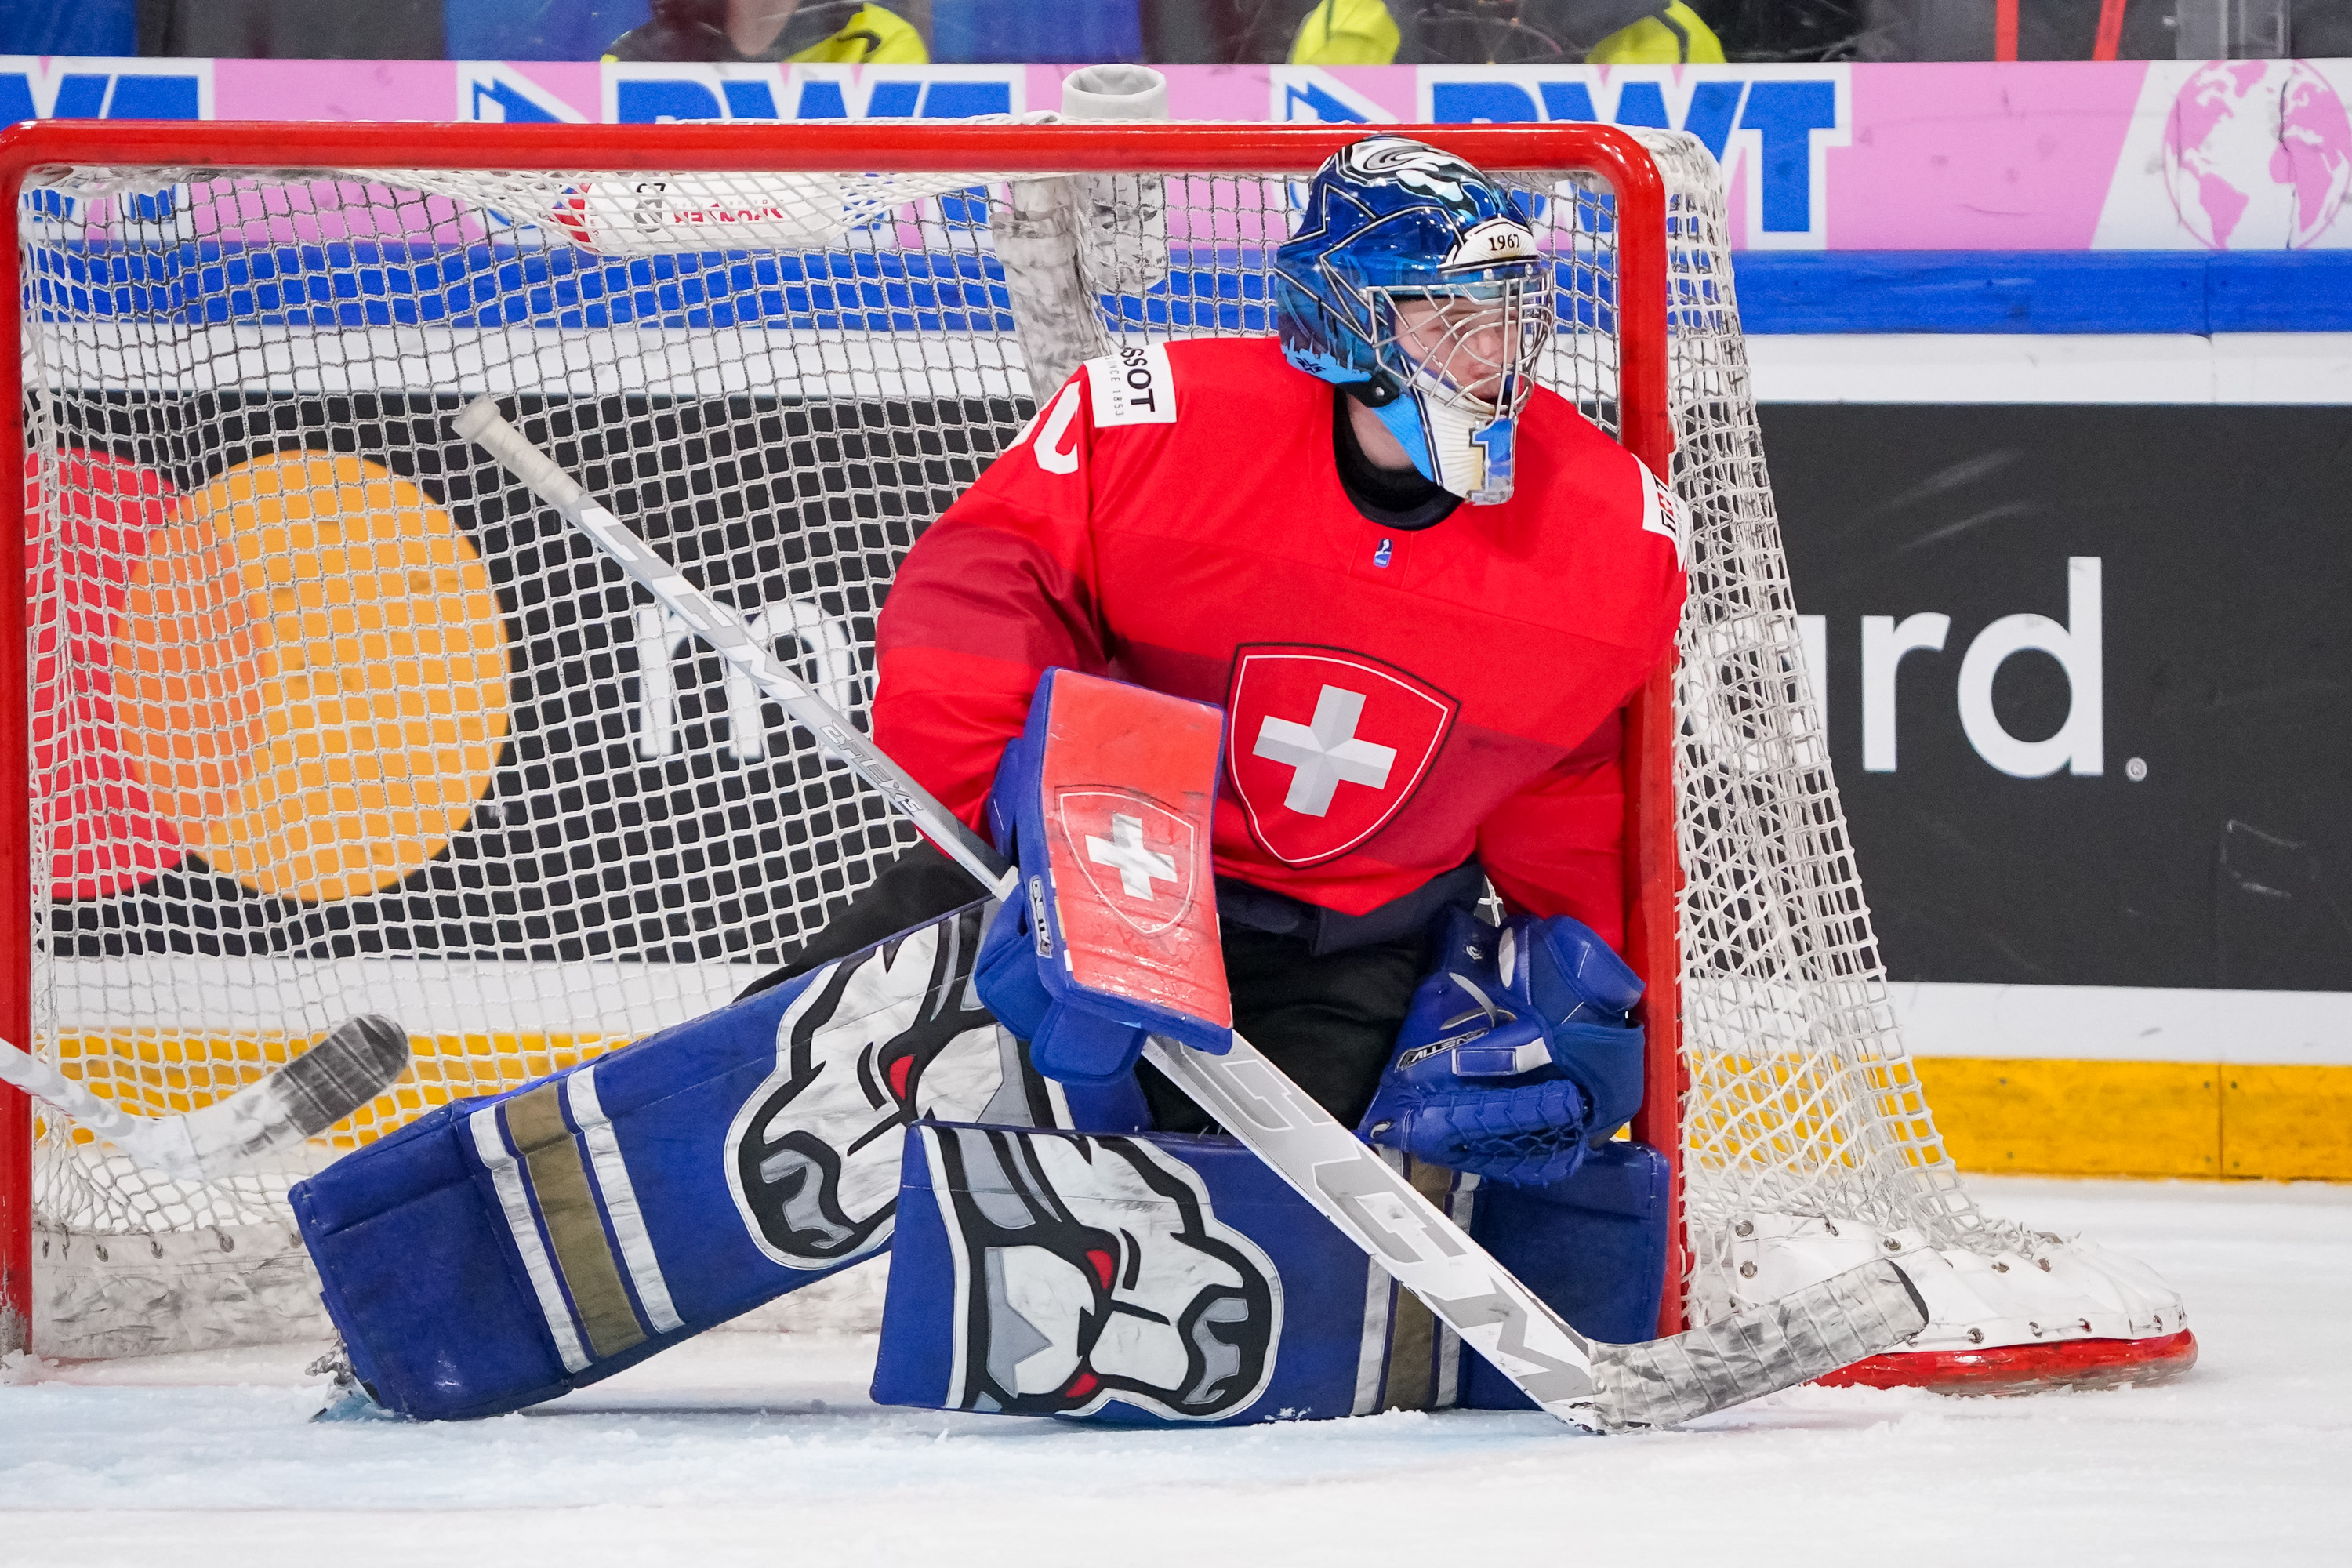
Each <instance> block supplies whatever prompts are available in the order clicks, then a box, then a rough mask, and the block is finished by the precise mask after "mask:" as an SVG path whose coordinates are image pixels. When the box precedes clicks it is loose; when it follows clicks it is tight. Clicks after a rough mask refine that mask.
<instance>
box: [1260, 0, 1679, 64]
mask: <svg viewBox="0 0 2352 1568" xmlns="http://www.w3.org/2000/svg"><path fill="white" fill-rule="evenodd" d="M1407 4H1408V5H1411V4H1412V0H1407ZM1410 14H1411V16H1412V22H1411V24H1410V36H1408V29H1407V28H1406V27H1400V26H1398V24H1397V18H1396V14H1395V13H1394V12H1392V11H1391V9H1390V8H1389V6H1388V5H1387V4H1385V3H1384V0H1316V5H1315V8H1314V9H1313V10H1312V11H1310V12H1308V13H1307V17H1306V19H1305V20H1304V21H1302V22H1300V23H1299V25H1298V32H1297V35H1296V36H1295V37H1293V38H1292V40H1291V45H1290V63H1291V64H1292V65H1295V66H1384V65H1391V64H1394V63H1397V62H1399V61H1401V60H1402V61H1406V62H1412V63H1428V64H1444V65H1469V64H1481V63H1487V62H1492V63H1496V64H1508V63H1517V62H1521V61H1528V60H1540V59H1548V58H1560V57H1562V56H1566V57H1568V58H1574V56H1575V54H1576V53H1578V52H1582V53H1583V56H1584V59H1585V61H1586V63H1587V64H1590V65H1596V66H1629V65H1694V64H1696V65H1720V64H1722V63H1723V45H1722V44H1721V43H1720V42H1719V41H1718V40H1717V37H1716V36H1715V32H1714V30H1713V29H1712V28H1710V27H1709V26H1707V25H1706V22H1704V21H1702V20H1701V19H1700V17H1699V15H1698V13H1697V12H1696V11H1694V10H1692V9H1691V8H1690V7H1689V6H1688V5H1685V4H1684V3H1683V0H1671V4H1668V5H1659V4H1658V3H1657V0H1471V3H1470V4H1469V5H1468V6H1467V7H1466V8H1464V9H1458V10H1443V11H1441V10H1436V9H1431V10H1429V11H1426V12H1423V11H1422V10H1420V8H1419V7H1418V6H1414V7H1413V9H1412V12H1411V13H1410ZM1588 39H1597V41H1593V42H1589V43H1588V42H1586V40H1588Z"/></svg>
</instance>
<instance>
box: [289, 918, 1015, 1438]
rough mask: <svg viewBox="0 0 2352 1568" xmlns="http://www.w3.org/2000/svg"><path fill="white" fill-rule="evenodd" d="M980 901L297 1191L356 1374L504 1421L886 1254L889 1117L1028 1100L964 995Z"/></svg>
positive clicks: (1002, 1039) (468, 1103)
mask: <svg viewBox="0 0 2352 1568" xmlns="http://www.w3.org/2000/svg"><path fill="white" fill-rule="evenodd" d="M992 907H993V906H992V905H989V904H985V903H975V904H972V905H969V906H967V907H965V908H964V909H961V910H956V911H955V912H953V913H951V914H949V915H946V916H943V917H941V918H940V919H939V920H937V921H932V922H930V923H929V924H927V925H923V926H919V927H916V928H915V929H913V930H911V931H906V932H903V933H901V934H900V935H898V936H896V937H893V938H891V939H890V940H888V941H887V942H879V943H877V944H876V945H875V946H873V947H870V948H867V949H866V950H864V951H863V952H857V953H854V954H852V955H850V956H849V957H846V958H844V959H841V960H838V961H837V962H835V963H830V964H826V965H824V966H823V967H822V968H819V969H816V970H814V971H813V972H811V973H808V974H806V975H803V976H800V977H799V978H797V979H794V980H793V981H790V982H787V983H786V984H782V985H780V986H777V987H775V988H773V989H772V990H768V991H763V992H761V993H759V994H756V995H753V996H751V997H747V998H745V999H744V1000H742V1001H740V1002H738V1003H736V1004H734V1005H730V1006H727V1007H723V1008H721V1009H719V1010H718V1011H716V1012H713V1013H710V1014H709V1015H706V1016H703V1017H700V1018H698V1019H695V1020H694V1021H692V1022H690V1023H687V1024H682V1025H679V1026H676V1027H674V1028H670V1029H667V1030H664V1031H662V1032H660V1033H658V1034H656V1035H653V1036H649V1037H646V1038H645V1039H642V1040H639V1041H637V1042H635V1044H634V1045H631V1046H629V1047H626V1048H625V1049H623V1050H620V1051H617V1052H615V1053H614V1054H613V1055H611V1056H608V1057H606V1058H604V1059H602V1060H600V1061H597V1062H593V1063H590V1064H588V1065H587V1066H584V1067H581V1068H572V1069H571V1070H570V1071H567V1072H562V1073H557V1074H554V1075H552V1076H551V1077H548V1078H544V1079H540V1080H538V1081H537V1082H535V1083H532V1084H530V1085H528V1086H526V1087H524V1088H521V1089H515V1090H513V1091H510V1092H509V1093H506V1094H502V1095H499V1096H496V1097H494V1098H488V1099H481V1100H465V1101H460V1102H457V1103H455V1104H451V1105H447V1106H444V1107H442V1108H440V1109H439V1110H435V1111H434V1112H432V1113H431V1114H429V1115H427V1116H426V1117H425V1118H423V1119H422V1120H420V1121H415V1122H412V1123H411V1124H409V1125H408V1126H407V1127H404V1128H403V1129H401V1130H400V1131H398V1132H395V1133H394V1134H392V1135H391V1136H389V1137H386V1138H383V1139H379V1140H378V1141H377V1142H373V1143H371V1144H369V1145H368V1146H367V1147H365V1148H363V1149H362V1150H359V1151H357V1152H354V1153H352V1154H350V1155H348V1156H346V1157H345V1158H343V1159H342V1160H341V1161H338V1162H337V1163H335V1164H333V1165H331V1166H330V1167H329V1168H328V1169H327V1170H326V1171H324V1172H322V1173H320V1174H319V1175H317V1176H314V1177H312V1178H310V1180H308V1181H306V1182H303V1183H301V1184H298V1185H297V1186H296V1187H295V1188H294V1189H293V1193H292V1202H293V1208H294V1213H295V1217H296V1220H297V1222H298V1224H299V1226H300V1228H301V1234H302V1237H303V1240H304V1242H305V1243H306V1244H307V1245H308V1247H309V1248H310V1255H311V1257H312V1258H313V1260H314V1261H315V1262H316V1263H317V1265H318V1268H319V1273H320V1280H321V1283H322V1287H323V1291H324V1295H325V1300H326V1304H327V1310H328V1312H329V1314H330V1315H331V1317H332V1319H333V1320H334V1323H335V1326H336V1328H337V1329H338V1330H339V1331H341V1334H342V1337H343V1342H344V1343H345V1345H346V1346H347V1347H348V1348H349V1350H350V1352H351V1357H352V1367H353V1369H354V1371H355V1372H357V1373H358V1374H359V1376H360V1378H361V1379H362V1382H364V1383H365V1384H367V1385H368V1386H369V1387H370V1388H371V1389H372V1390H373V1393H374V1394H375V1396H376V1398H377V1399H378V1401H379V1402H380V1403H382V1404H383V1405H384V1406H385V1408H387V1409H389V1410H393V1411H395V1412H397V1413H399V1414H401V1415H411V1416H416V1417H420V1418H448V1417H471V1416H482V1415H498V1414H500V1413H502V1412H504V1411H509V1410H514V1409H519V1408H520V1407H522V1406H523V1405H532V1404H536V1403H538V1402H540V1401H541V1400H544V1399H550V1398H552V1397H554V1396H555V1395H557V1394H562V1393H564V1392H566V1391H567V1390H570V1389H572V1388H577V1387H581V1386H583V1385H584V1384H591V1383H594V1382H596V1381H598V1380H599V1379H602V1378H604V1377H609V1376H611V1375H612V1374H613V1373H615V1372H618V1371H620V1370H621V1369H622V1368H624V1367H626V1366H630V1365H633V1364H634V1363H637V1362H639V1361H642V1360H644V1359H645V1358H646V1356H648V1355H651V1354H653V1353H654V1352H656V1351H658V1350H661V1349H663V1348H664V1347H666V1346H667V1345H670V1344H674V1343H676V1342H678V1341H679V1340H683V1339H686V1338H688V1337H689V1336H691V1335H693V1334H696V1333H698V1332H700V1331H703V1330H705V1329H709V1328H711V1327H714V1326H716V1325H717V1324H719V1323H723V1322H725V1321H728V1320H729V1319H730V1318H734V1317H738V1316H740V1315H741V1314H742V1313H744V1312H747V1311H750V1310H751V1309H753V1308H755V1307H758V1306H760V1305H761V1304H762V1303H764V1302H767V1301H770V1300H774V1299H775V1298H777V1297H779V1296H782V1295H783V1294H785V1293H786V1292H788V1291H791V1290H794V1289H799V1288H800V1287H802V1286H803V1285H807V1284H811V1283H813V1282H814V1281H815V1280H818V1279H823V1278H824V1276H826V1275H827V1274H830V1273H832V1272H834V1271H835V1270H837V1269H839V1268H845V1267H846V1266H848V1265H849V1264H852V1263H855V1262H857V1261H859V1260H860V1259H863V1258H868V1257H871V1256H873V1255H874V1254H875V1253H876V1252H878V1251H880V1250H881V1249H882V1248H884V1247H887V1245H888V1244H889V1240H890V1236H891V1230H892V1224H893V1216H894V1211H895V1207H896V1195H897V1188H898V1143H899V1138H898V1129H899V1128H900V1127H901V1126H903V1125H904V1124H906V1123H908V1122H909V1121H913V1120H914V1119H915V1118H916V1117H918V1116H923V1115H940V1116H946V1117H952V1118H956V1119H960V1120H963V1119H971V1118H975V1117H979V1116H982V1115H983V1114H988V1115H992V1116H997V1117H1004V1118H1008V1119H1022V1118H1024V1116H1025V1114H1026V1107H1027V1106H1028V1105H1029V1104H1031V1103H1032V1097H1031V1095H1030V1093H1029V1092H1028V1087H1029V1086H1028V1085H1027V1084H1026V1083H1025V1082H1024V1079H1023V1068H1022V1067H1021V1065H1020V1062H1019V1058H1018V1051H1017V1048H1016V1047H1015V1045H1014V1043H1013V1041H1012V1039H1011V1037H1009V1036H1006V1035H1004V1034H1003V1031H1001V1030H999V1029H998V1028H997V1026H996V1025H995V1022H994V1020H993V1019H992V1018H991V1017H990V1016H988V1015H987V1013H985V1012H984V1011H982V1009H981V1008H980V1006H979V1005H978V1003H977V1002H976V1001H975V1000H974V999H973V998H972V996H971V985H970V981H971V961H972V955H973V953H974V952H975V951H976V949H977V947H978V939H979V935H980V931H981V929H982V920H983V918H984V917H985V915H986V914H987V912H988V911H989V910H991V909H992ZM1008 1084H1009V1085H1010V1088H1009V1089H1008V1087H1007V1086H1008Z"/></svg>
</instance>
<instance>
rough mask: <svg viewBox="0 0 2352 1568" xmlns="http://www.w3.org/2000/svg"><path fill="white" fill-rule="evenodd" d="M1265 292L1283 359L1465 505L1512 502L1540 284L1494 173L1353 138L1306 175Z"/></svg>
mask: <svg viewBox="0 0 2352 1568" xmlns="http://www.w3.org/2000/svg"><path fill="white" fill-rule="evenodd" d="M1274 288H1275V301H1276V306H1277V307H1278V309H1279V311H1280V316H1281V332H1282V351H1283V353H1284V355H1285V356H1286V358H1288V359H1289V361H1290V363H1292V364H1294V365H1297V367H1298V368H1299V369H1301V370H1303V371H1305V372H1307V374H1310V375H1315V376H1320V377H1321V378H1322V379H1323V380H1325V381H1328V382H1332V383H1335V384H1339V385H1340V386H1344V387H1346V388H1347V389H1348V390H1349V395H1352V396H1354V397H1355V398H1356V399H1357V400H1358V401H1360V402H1361V403H1363V404H1364V405H1366V406H1368V407H1370V408H1371V409H1372V410H1373V411H1374V412H1376V413H1377V414H1379V415H1380V416H1381V422H1382V423H1383V424H1385V425H1386V426H1388V427H1389V429H1390V430H1391V431H1392V432H1393V433H1394V434H1395V436H1396V437H1397V439H1398V440H1399V441H1400V442H1402V444H1403V446H1404V449H1405V452H1406V455H1407V456H1409V457H1411V458H1412V462H1413V466H1414V467H1415V468H1419V469H1420V470H1421V472H1422V474H1423V477H1424V478H1426V479H1431V480H1433V481H1434V482H1435V483H1437V484H1438V485H1441V486H1443V487H1444V489H1448V490H1451V491H1453V492H1454V494H1455V495H1458V496H1460V497H1462V498H1463V499H1464V500H1467V501H1470V502H1471V503H1473V504H1474V505H1488V504H1492V503H1494V502H1496V501H1503V500H1509V499H1510V495H1511V445H1512V437H1513V435H1514V432H1515V428H1516V426H1517V418H1518V413H1519V410H1520V409H1521V408H1522V407H1524V406H1525V405H1526V403H1527V398H1528V388H1529V387H1530V386H1531V385H1532V384H1533V381H1532V372H1533V370H1534V366H1535V359H1536V355H1537V353H1538V352H1539V351H1540V350H1541V349H1542V348H1543V346H1544V344H1545V343H1547V342H1549V340H1550V338H1551V332H1552V306H1551V288H1550V281H1549V276H1548V274H1547V270H1546V266H1545V263H1544V261H1543V258H1542V257H1541V256H1540V255H1539V254H1538V251H1537V248H1536V237H1535V234H1534V231H1533V230H1531V229H1530V228H1528V226H1527V225H1526V224H1525V223H1523V222H1521V221H1520V220H1519V218H1518V216H1517V215H1516V214H1514V213H1513V212H1512V211H1511V207H1510V204H1509V201H1508V199H1507V197H1506V196H1505V195H1504V194H1503V192H1502V191H1501V190H1500V189H1499V188H1498V187H1496V184H1494V183H1493V182H1492V181H1490V180H1488V179H1487V178H1486V176H1485V175H1484V174H1480V173H1479V172H1478V171H1477V170H1475V169H1474V168H1472V167H1471V166H1470V165H1469V164H1467V163H1464V162H1463V161H1462V160H1461V159H1459V158H1456V157H1454V155H1453V154H1452V153H1442V152H1440V151H1438V150H1437V149H1436V148H1434V147H1431V146H1429V145H1427V144H1425V143H1423V142H1414V141H1411V140H1408V139H1407V138H1405V137H1402V136H1370V137H1366V138H1365V139H1364V140H1363V141H1361V142H1352V143H1350V144H1349V145H1348V146H1346V147H1343V148H1341V149H1340V150H1339V153H1336V154H1334V155H1333V156H1332V158H1331V160H1330V161H1329V162H1328V163H1325V164H1324V165H1323V167H1322V168H1321V169H1319V170H1318V171H1317V172H1316V174H1315V179H1314V182H1313V184H1310V185H1309V186H1308V188H1307V205H1306V210H1305V211H1304V212H1302V213H1301V214H1300V215H1299V221H1298V226H1297V231H1296V232H1295V233H1293V234H1292V235H1291V237H1290V238H1289V239H1288V240H1286V241H1285V242H1284V243H1283V245H1282V247H1281V248H1280V249H1278V250H1277V251H1276V253H1275V280H1274Z"/></svg>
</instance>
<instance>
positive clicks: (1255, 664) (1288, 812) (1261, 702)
mask: <svg viewBox="0 0 2352 1568" xmlns="http://www.w3.org/2000/svg"><path fill="white" fill-rule="evenodd" d="M1460 708H1461V705H1460V704H1459V703H1458V702H1456V701H1455V700H1454V699H1453V698H1452V697H1449V696H1447V695H1446V694H1445V693H1444V692H1442V691H1440V690H1438V689H1436V688H1434V687H1433V686H1431V685H1430V684H1429V683H1428V682H1426V681H1423V680H1421V679H1418V678H1416V677H1415V676H1413V675H1412V674H1411V673H1410V672H1408V671H1405V670H1402V669H1399V668H1396V667H1395V666H1393V665H1389V664H1384V663H1382V662H1381V661H1380V660H1378V659H1374V658H1368V657H1366V656H1365V655H1362V654H1357V653H1349V652H1345V651H1343V650H1339V649H1335V648H1318V647H1281V646H1273V645H1265V644H1259V645H1255V646H1253V647H1244V648H1242V649H1241V650H1240V651H1239V652H1238V654H1237V655H1236V656H1235V658H1234V675H1233V686H1232V690H1231V692H1230V693H1229V694H1228V696H1227V699H1226V710H1227V711H1228V712H1229V713H1230V714H1231V715H1232V722H1231V723H1230V725H1229V726H1228V728H1227V730H1226V742H1225V763H1226V771H1227V773H1228V774H1229V776H1230V777H1231V778H1232V779H1233V782H1234V795H1236V796H1237V797H1238V798H1239V800H1240V802H1241V805H1242V810H1243V812H1244V814H1245V815H1246V816H1248V818H1249V825H1250V832H1251V835H1252V836H1253V837H1255V838H1256V840H1257V841H1258V843H1259V844H1260V845H1261V846H1263V847H1265V850H1266V852H1267V853H1268V854H1270V855H1272V856H1274V857H1275V858H1276V859H1278V860H1281V861H1283V862H1285V863H1286V864H1288V865H1293V866H1307V865H1313V864H1315V863H1316V862H1318V861H1322V860H1328V859H1332V858H1336V857H1338V856H1340V855H1344V854H1346V853H1348V851H1349V850H1351V849H1353V848H1355V847H1357V846H1359V845H1360V844H1362V843H1363V842H1364V841H1365V840H1366V839H1368V838H1370V837H1372V835H1374V834H1376V833H1378V832H1379V831H1380V830H1381V828H1382V827H1384V826H1387V825H1388V823H1389V821H1390V819H1391V818H1392V817H1394V816H1396V814H1397V812H1398V811H1399V810H1400V809H1402V806H1403V805H1404V804H1405V802H1406V801H1408V800H1410V799H1412V794H1413V791H1414V790H1415V789H1417V788H1419V787H1420V784H1421V781H1422V779H1423V777H1425V776H1426V775H1427V774H1428V772H1429V768H1430V764H1431V763H1434V762H1435V761H1436V760H1437V753H1438V751H1439V749H1440V748H1441V747H1442V746H1443V745H1444V743H1445V735H1446V731H1448V730H1450V729H1451V728H1452V727H1453V724H1454V715H1455V714H1456V713H1457V712H1459V711H1460Z"/></svg>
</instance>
